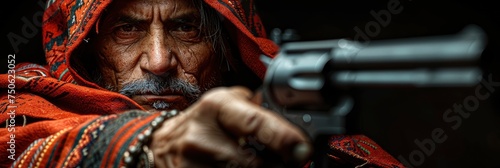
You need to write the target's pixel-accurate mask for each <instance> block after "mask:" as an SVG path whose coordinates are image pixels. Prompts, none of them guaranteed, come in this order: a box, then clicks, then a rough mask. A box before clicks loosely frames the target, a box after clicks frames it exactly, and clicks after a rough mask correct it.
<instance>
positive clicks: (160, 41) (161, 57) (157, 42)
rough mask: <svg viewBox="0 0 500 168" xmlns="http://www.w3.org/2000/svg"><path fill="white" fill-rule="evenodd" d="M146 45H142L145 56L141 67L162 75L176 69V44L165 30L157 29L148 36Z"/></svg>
mask: <svg viewBox="0 0 500 168" xmlns="http://www.w3.org/2000/svg"><path fill="white" fill-rule="evenodd" d="M144 44H146V45H144V46H142V50H144V52H143V53H145V55H143V56H145V57H143V58H142V60H141V67H142V68H143V69H144V70H146V71H149V72H150V73H152V74H155V75H158V76H161V75H164V74H166V73H168V72H169V71H172V70H174V69H176V67H177V59H176V57H175V53H174V51H173V49H174V48H173V47H174V45H172V43H169V42H168V39H167V36H166V35H165V33H164V31H163V30H155V31H153V32H152V33H149V34H148V36H147V42H146V43H144Z"/></svg>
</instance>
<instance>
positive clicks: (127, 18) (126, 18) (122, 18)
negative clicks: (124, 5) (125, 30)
mask: <svg viewBox="0 0 500 168" xmlns="http://www.w3.org/2000/svg"><path fill="white" fill-rule="evenodd" d="M144 22H146V19H139V18H136V17H133V16H128V15H121V16H119V17H118V19H117V20H116V23H131V24H134V23H144Z"/></svg>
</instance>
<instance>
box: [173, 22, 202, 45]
mask: <svg viewBox="0 0 500 168" xmlns="http://www.w3.org/2000/svg"><path fill="white" fill-rule="evenodd" d="M172 33H173V35H174V36H175V37H177V38H179V39H181V40H184V41H191V42H194V41H198V40H200V29H199V28H198V26H195V25H193V24H182V25H179V26H177V27H176V28H175V29H174V31H173V32H172Z"/></svg>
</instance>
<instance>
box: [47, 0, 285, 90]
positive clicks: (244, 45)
mask: <svg viewBox="0 0 500 168" xmlns="http://www.w3.org/2000/svg"><path fill="white" fill-rule="evenodd" d="M204 1H205V2H206V3H207V4H209V6H211V7H213V8H214V9H216V10H217V11H218V12H219V13H220V14H221V15H222V16H224V18H225V19H226V20H227V21H228V23H229V24H225V25H226V27H227V28H228V30H229V31H230V32H231V33H232V34H233V35H234V36H233V37H232V38H233V40H235V41H237V47H238V48H239V51H240V53H241V55H240V56H241V58H242V60H243V61H244V63H245V64H246V65H247V66H248V67H249V68H250V69H251V70H252V71H253V72H254V73H255V74H257V76H259V77H260V78H261V79H262V78H263V77H264V74H265V68H266V67H265V66H264V65H263V64H262V63H261V62H260V59H259V57H260V56H261V55H262V54H263V55H267V56H269V57H272V58H273V57H274V56H275V55H276V54H277V52H278V46H277V45H276V44H275V43H273V42H272V41H271V40H269V39H267V37H266V32H265V28H264V26H263V24H262V22H261V20H260V18H259V16H258V14H257V13H256V10H255V8H254V6H253V0H245V1H243V2H240V1H239V0H204ZM110 3H111V0H102V1H99V0H98V1H91V0H79V1H74V0H54V1H48V2H47V5H48V7H47V9H46V11H45V13H44V15H43V26H42V29H43V45H44V50H45V55H46V59H47V63H48V66H49V70H50V74H51V75H52V76H53V77H55V78H58V79H59V80H62V81H66V82H71V83H76V84H79V85H85V86H90V87H94V88H99V86H97V84H95V83H92V82H90V81H87V80H86V79H85V78H83V77H82V76H81V75H80V74H78V73H77V72H76V70H75V68H74V66H75V65H71V62H70V61H68V60H70V57H71V56H72V55H74V54H73V52H74V51H75V49H76V48H77V47H78V45H80V44H81V43H82V42H83V41H84V39H85V37H86V36H87V34H89V32H90V31H91V30H92V28H93V26H94V25H95V23H96V21H97V20H98V18H99V16H100V15H101V13H102V12H103V11H104V9H105V8H106V7H107V5H109V4H110Z"/></svg>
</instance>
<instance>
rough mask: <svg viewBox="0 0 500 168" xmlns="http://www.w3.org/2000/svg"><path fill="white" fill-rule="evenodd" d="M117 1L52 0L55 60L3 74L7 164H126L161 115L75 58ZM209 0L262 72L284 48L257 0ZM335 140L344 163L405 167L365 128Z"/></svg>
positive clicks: (49, 18) (247, 59) (48, 43)
mask: <svg viewBox="0 0 500 168" xmlns="http://www.w3.org/2000/svg"><path fill="white" fill-rule="evenodd" d="M110 3H111V0H49V1H47V7H46V10H45V13H44V15H43V26H42V29H43V31H42V33H43V34H42V35H43V37H42V38H43V39H42V41H43V47H44V50H45V57H46V60H47V64H46V65H36V64H32V63H29V62H26V63H16V64H15V67H12V68H11V69H10V70H9V71H8V73H7V74H2V75H0V87H1V88H2V91H1V92H0V93H1V99H0V107H1V110H0V114H1V115H0V121H1V122H5V123H0V124H2V125H5V127H2V128H0V143H1V145H0V151H1V152H0V167H9V166H14V167H32V166H35V167H36V166H47V167H78V166H81V167H87V166H98V165H100V166H102V167H120V166H122V165H123V164H124V163H123V162H122V161H123V159H122V157H123V154H124V151H125V150H126V147H128V146H130V145H131V144H134V143H136V142H135V141H136V138H135V137H136V136H137V135H138V134H139V133H141V132H142V131H144V130H145V129H146V126H147V125H148V124H149V123H150V122H151V121H152V120H153V119H154V118H155V117H156V116H158V115H159V114H157V113H146V112H143V111H142V110H144V109H143V108H142V107H141V106H139V105H138V104H137V103H135V102H134V101H133V100H131V99H130V98H128V97H126V96H124V95H121V94H118V93H114V92H110V91H108V90H106V89H104V88H102V87H100V86H98V85H97V84H96V83H93V82H92V81H88V80H86V79H85V78H83V77H82V75H81V74H78V73H77V71H76V70H75V68H74V67H73V66H75V65H71V62H70V61H67V60H70V57H72V56H74V55H75V53H74V51H75V49H76V48H77V46H79V45H80V44H82V42H83V41H84V39H85V37H86V36H87V35H88V34H89V32H90V31H91V30H92V29H93V27H94V26H95V23H96V21H97V20H98V18H99V16H100V15H101V14H102V13H103V11H104V9H105V8H106V7H107V6H108V5H109V4H110ZM205 3H207V4H208V5H209V6H211V7H213V8H214V9H216V10H217V11H218V12H219V13H220V14H221V16H223V17H224V18H225V20H226V21H227V22H228V23H229V24H226V26H227V27H226V28H227V29H228V30H229V31H230V32H231V34H232V35H233V36H232V37H231V38H232V39H233V40H235V41H237V42H238V43H237V47H238V49H239V51H240V56H241V60H243V62H244V63H245V65H246V66H248V68H250V69H251V70H252V71H253V72H254V73H255V74H256V75H257V76H258V77H260V78H261V79H262V78H263V77H264V73H265V70H266V69H265V66H264V65H263V64H262V63H261V62H260V60H259V57H260V56H261V55H266V56H269V57H271V58H273V57H274V56H275V55H276V54H277V53H278V50H279V47H278V46H277V45H276V44H274V43H273V42H272V41H270V40H269V39H267V38H266V33H265V29H264V26H263V24H262V22H261V21H260V18H259V16H258V15H257V13H256V10H255V9H254V6H253V2H252V0H242V1H239V0H205ZM132 109H136V110H134V111H130V110H132ZM167 122H168V121H167ZM329 146H330V147H331V150H329V151H330V152H329V153H326V154H325V155H328V156H329V157H330V158H331V159H332V161H334V162H337V163H338V164H340V165H347V166H349V167H352V166H356V165H363V166H366V167H370V166H374V167H403V165H401V164H400V163H399V162H397V160H395V159H394V158H393V157H392V156H390V155H389V154H388V153H387V152H385V151H384V150H383V149H382V148H381V147H380V146H378V145H377V144H376V143H375V142H373V141H372V140H370V139H369V138H368V137H366V136H363V135H352V136H347V135H345V136H344V135H342V136H332V138H331V139H330V142H329ZM305 166H306V167H307V166H309V165H305Z"/></svg>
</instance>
